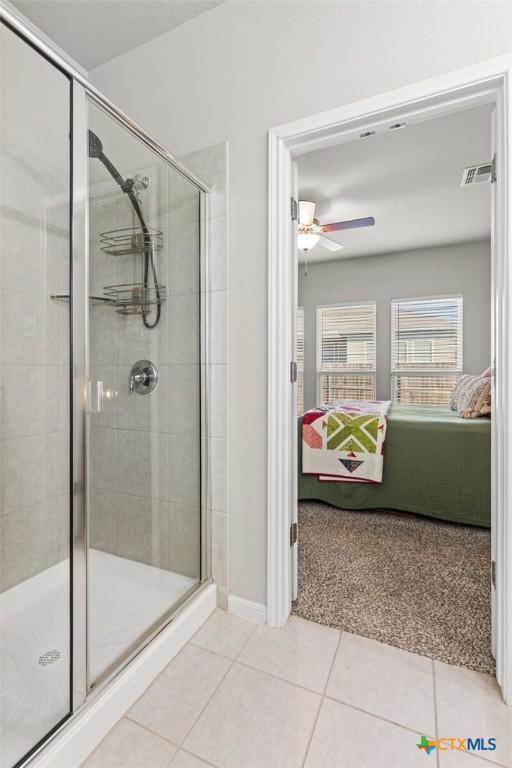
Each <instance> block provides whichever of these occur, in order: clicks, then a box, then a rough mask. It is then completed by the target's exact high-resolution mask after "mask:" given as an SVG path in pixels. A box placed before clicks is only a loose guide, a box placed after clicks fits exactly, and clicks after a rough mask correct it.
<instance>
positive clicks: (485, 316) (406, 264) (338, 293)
mask: <svg viewBox="0 0 512 768" xmlns="http://www.w3.org/2000/svg"><path fill="white" fill-rule="evenodd" d="M459 293H460V294H462V295H463V298H464V351H463V354H464V372H465V373H480V371H482V370H484V369H485V368H487V367H488V366H489V365H490V364H491V305H490V300H491V251H490V243H489V241H485V242H478V243H462V244H460V245H450V246H446V247H441V248H425V249H420V250H415V251H408V252H400V253H390V254H379V255H377V256H366V257H362V258H357V259H340V260H338V261H325V262H321V263H320V264H313V265H310V266H309V269H308V276H307V277H304V268H303V267H299V306H303V307H304V386H305V390H304V404H305V407H306V408H311V407H313V406H314V405H315V344H316V339H315V334H316V311H315V310H316V307H317V306H318V305H320V304H331V303H332V304H335V303H336V302H341V301H366V300H375V301H376V303H377V398H378V399H381V400H387V399H389V398H390V396H391V395H390V389H391V384H390V382H391V379H390V376H391V370H390V358H391V351H390V350H391V346H390V345H391V312H390V302H391V300H392V299H400V298H404V299H406V298H416V297H419V296H439V295H449V294H459Z"/></svg>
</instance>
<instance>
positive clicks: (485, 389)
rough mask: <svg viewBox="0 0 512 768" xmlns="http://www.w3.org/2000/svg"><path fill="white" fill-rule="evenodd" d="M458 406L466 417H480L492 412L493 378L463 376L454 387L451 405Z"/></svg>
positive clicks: (458, 409) (457, 408) (459, 411)
mask: <svg viewBox="0 0 512 768" xmlns="http://www.w3.org/2000/svg"><path fill="white" fill-rule="evenodd" d="M452 402H453V405H455V406H456V408H455V409H454V410H457V411H458V413H459V416H462V417H463V418H464V419H478V418H479V417H480V416H488V415H489V414H490V413H491V380H490V379H488V378H485V379H484V378H482V377H481V376H469V375H465V376H461V378H460V379H459V381H458V382H457V385H456V386H455V387H454V391H453V393H452V398H451V399H450V407H453V405H452Z"/></svg>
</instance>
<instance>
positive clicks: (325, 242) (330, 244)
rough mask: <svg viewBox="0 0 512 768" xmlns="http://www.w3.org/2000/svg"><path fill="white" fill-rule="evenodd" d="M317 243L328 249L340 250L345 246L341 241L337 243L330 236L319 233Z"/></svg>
mask: <svg viewBox="0 0 512 768" xmlns="http://www.w3.org/2000/svg"><path fill="white" fill-rule="evenodd" d="M318 245H321V246H323V247H324V248H327V250H328V251H341V249H342V248H344V247H345V246H344V245H342V244H341V243H337V242H336V241H335V240H331V238H330V237H324V236H323V235H320V238H319V240H318Z"/></svg>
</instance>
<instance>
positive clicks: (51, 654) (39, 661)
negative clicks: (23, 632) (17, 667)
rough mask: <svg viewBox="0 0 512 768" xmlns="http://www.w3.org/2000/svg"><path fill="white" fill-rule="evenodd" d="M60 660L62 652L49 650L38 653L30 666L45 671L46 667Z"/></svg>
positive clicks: (55, 649) (54, 649)
mask: <svg viewBox="0 0 512 768" xmlns="http://www.w3.org/2000/svg"><path fill="white" fill-rule="evenodd" d="M61 658H62V651H60V650H59V649H58V648H51V649H50V650H49V651H44V652H43V653H40V654H39V655H38V656H36V658H35V659H34V661H33V662H32V666H33V667H35V668H36V669H47V668H48V667H51V666H52V665H53V664H56V663H57V662H58V661H60V659H61Z"/></svg>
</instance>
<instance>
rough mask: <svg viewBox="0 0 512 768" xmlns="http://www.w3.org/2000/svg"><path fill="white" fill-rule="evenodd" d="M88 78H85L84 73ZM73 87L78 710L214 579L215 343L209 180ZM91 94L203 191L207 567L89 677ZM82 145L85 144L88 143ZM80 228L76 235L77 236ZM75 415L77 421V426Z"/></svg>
mask: <svg viewBox="0 0 512 768" xmlns="http://www.w3.org/2000/svg"><path fill="white" fill-rule="evenodd" d="M82 80H83V78H82ZM72 85H73V90H72V155H73V165H72V177H73V178H72V195H73V198H72V219H73V220H72V226H71V233H72V274H73V278H72V283H73V291H72V302H71V306H72V328H73V332H72V339H73V341H72V350H73V354H72V358H73V427H72V431H73V472H72V476H73V480H72V488H73V497H74V502H73V541H72V547H73V585H72V593H73V613H74V612H75V611H76V620H75V615H73V637H72V646H73V663H72V677H73V687H72V697H73V706H72V711H73V712H75V711H76V710H77V708H79V707H80V706H81V705H82V704H83V703H84V702H85V700H86V699H87V700H88V699H90V698H91V696H93V695H95V694H96V693H98V692H101V691H103V690H104V688H105V687H106V686H107V685H108V683H109V682H110V681H111V680H112V679H113V678H115V677H116V676H117V675H118V674H119V673H120V672H121V671H122V670H123V669H124V668H125V667H126V665H127V664H129V662H130V661H131V660H132V659H134V658H135V657H136V656H137V655H138V654H139V653H140V652H141V651H142V650H143V649H144V648H145V647H146V646H147V645H148V644H149V643H150V642H151V640H153V638H154V637H156V635H158V634H159V633H160V632H161V631H162V630H163V629H164V628H165V627H166V626H167V625H168V624H169V623H170V622H171V621H172V619H173V618H174V617H175V616H176V615H177V613H178V611H179V610H180V609H182V608H183V607H185V606H186V605H187V604H188V603H189V601H190V600H191V599H193V598H194V596H195V595H196V594H197V591H198V590H199V589H201V587H203V586H205V585H208V584H209V583H211V580H212V579H211V565H210V563H211V558H210V556H209V551H210V538H211V537H210V531H209V525H208V520H207V510H208V509H209V508H210V505H209V471H208V451H207V440H206V439H204V438H205V437H206V435H207V434H208V429H207V425H208V418H209V417H208V413H209V408H208V401H209V398H208V392H209V387H208V384H207V380H208V362H209V359H208V350H209V339H210V333H209V294H208V290H207V287H208V258H207V240H208V238H207V222H208V211H209V192H210V190H209V187H208V186H207V185H206V184H205V183H204V182H203V181H201V180H200V179H198V177H197V176H195V175H194V174H193V173H191V172H189V171H188V170H187V169H186V168H185V167H184V166H183V165H181V164H180V163H179V162H177V161H176V160H175V159H174V158H173V157H172V155H170V154H169V153H168V152H167V150H165V149H164V148H163V147H161V146H160V145H159V144H158V143H157V142H155V141H154V140H153V139H152V138H151V137H150V136H148V134H147V133H145V131H143V130H142V129H141V128H140V127H139V126H138V125H136V123H134V122H133V121H132V120H131V119H130V118H128V117H126V115H124V113H123V112H121V111H120V110H119V109H118V108H117V107H116V106H115V105H114V104H112V102H111V101H109V100H108V99H106V98H105V97H104V96H103V95H102V94H101V93H100V92H99V91H98V90H97V89H96V88H94V87H93V86H92V85H91V84H90V83H89V82H88V81H85V82H78V81H77V80H73V83H72ZM88 102H90V103H91V104H94V105H95V106H97V107H100V108H101V109H102V110H103V111H105V112H106V113H108V114H109V115H110V116H111V117H112V119H113V120H114V121H116V122H117V123H118V124H119V126H120V127H124V128H125V129H127V130H128V131H129V132H130V133H131V134H133V135H134V136H135V137H136V138H138V139H139V140H141V142H142V143H143V144H144V145H145V146H147V147H148V148H149V149H150V150H152V151H153V152H154V153H155V154H157V156H158V157H159V158H160V159H162V160H163V161H164V162H166V163H167V165H168V166H170V167H171V168H173V169H174V170H175V171H177V172H178V173H180V174H181V175H182V176H183V177H185V178H186V179H187V180H188V181H190V182H191V183H192V184H193V185H194V186H195V187H196V189H197V190H198V192H199V193H200V198H199V210H198V218H199V232H200V235H199V254H198V255H199V261H200V286H199V301H200V312H199V314H200V335H199V346H200V355H199V359H200V382H201V386H200V404H199V406H200V412H201V418H200V424H201V430H200V431H201V434H200V438H201V439H200V466H201V472H200V474H201V489H200V513H201V519H200V537H201V540H200V550H201V553H200V554H201V558H200V562H201V573H200V579H199V583H198V584H197V585H195V586H194V587H192V588H191V589H190V590H189V591H188V592H187V593H186V594H185V595H184V596H183V597H182V598H181V599H180V600H179V601H178V602H177V603H174V604H173V605H172V606H171V607H170V608H169V610H168V611H166V613H165V614H164V615H163V616H162V617H161V618H160V619H159V620H158V621H157V622H155V623H154V624H152V625H151V626H150V627H148V629H147V631H146V632H145V633H144V635H143V638H142V639H141V640H140V641H137V642H135V643H134V644H133V645H131V646H129V647H128V648H127V650H126V652H125V653H124V654H123V656H122V658H120V659H119V661H118V662H117V663H114V664H113V665H112V666H111V667H109V668H108V669H107V670H106V672H105V673H104V674H102V675H101V676H100V678H99V679H98V681H94V682H91V681H90V679H89V675H88V665H87V651H88V638H87V606H88V600H87V554H88V549H89V544H88V535H87V521H88V517H89V516H88V508H87V507H88V504H87V502H88V494H87V491H88V477H87V468H88V466H89V461H88V425H87V414H88V413H89V408H90V404H89V403H87V397H88V395H87V393H88V391H89V389H90V388H89V387H88V386H87V384H88V382H90V375H89V210H88V209H89V195H88V154H87V141H88V137H87V128H88V115H87V106H88ZM82 148H83V149H84V151H82ZM75 233H76V237H75ZM75 421H76V425H77V426H76V428H75V426H74V425H75Z"/></svg>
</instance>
